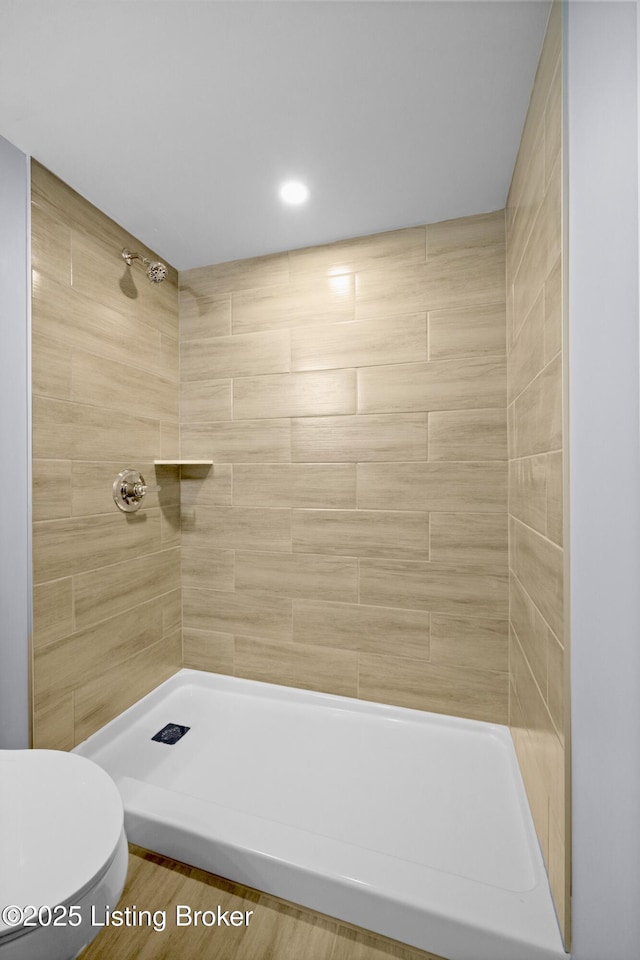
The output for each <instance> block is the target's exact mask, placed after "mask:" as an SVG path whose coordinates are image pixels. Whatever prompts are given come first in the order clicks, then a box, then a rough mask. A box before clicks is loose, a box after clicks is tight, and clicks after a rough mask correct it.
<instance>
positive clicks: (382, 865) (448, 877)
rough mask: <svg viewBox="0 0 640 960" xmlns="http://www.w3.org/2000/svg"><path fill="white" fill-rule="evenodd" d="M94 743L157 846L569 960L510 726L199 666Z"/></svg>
mask: <svg viewBox="0 0 640 960" xmlns="http://www.w3.org/2000/svg"><path fill="white" fill-rule="evenodd" d="M167 723H176V724H183V725H184V726H187V727H190V730H189V731H188V733H187V734H186V735H185V736H184V737H183V738H182V739H181V740H179V741H178V743H177V744H175V745H173V746H168V745H167V744H163V743H157V742H154V741H152V740H151V739H150V737H152V736H153V735H154V734H155V733H156V732H157V731H158V730H159V729H160V728H162V727H163V726H164V725H165V724H167ZM401 747H402V750H401V749H400V748H401ZM76 751H77V752H78V753H81V754H83V755H84V756H86V757H89V758H90V759H93V760H94V761H95V762H97V763H98V764H100V765H101V766H102V767H104V769H105V770H107V772H109V773H110V774H111V776H112V777H113V778H114V780H115V781H116V783H117V784H118V786H119V788H120V792H121V794H122V798H123V801H124V806H125V811H126V814H125V829H126V831H127V835H128V837H129V839H130V840H131V841H132V842H134V843H137V844H139V845H140V846H144V847H147V848H148V849H151V850H155V851H157V852H158V853H160V854H164V855H165V856H169V857H173V858H175V859H178V860H182V861H185V862H187V863H191V864H193V865H194V866H197V867H201V868H203V869H205V870H209V871H211V872H212V873H216V874H219V875H222V876H226V877H228V878H229V879H231V880H234V881H236V882H238V883H242V884H246V885H248V886H252V887H256V888H258V889H261V890H264V891H266V892H268V893H272V894H275V895H277V896H280V897H283V898H284V899H287V900H292V901H294V902H297V903H300V904H302V905H303V906H306V907H309V908H310V909H312V910H317V911H320V912H322V913H325V914H329V915H331V916H335V917H337V918H339V919H341V920H345V921H347V922H350V923H353V924H356V925H358V926H361V927H365V928H368V929H371V930H374V931H376V932H378V933H381V934H383V935H386V936H389V937H393V938H394V939H396V940H401V941H404V942H406V943H409V944H411V945H412V946H415V947H419V948H421V949H424V950H429V951H431V952H433V953H436V954H439V955H441V956H443V957H447V958H449V960H566V957H567V955H566V954H565V952H564V950H563V948H562V942H561V939H560V934H559V930H558V926H557V921H556V918H555V914H554V911H553V905H552V901H551V896H550V892H549V886H548V881H547V877H546V874H545V871H544V865H543V863H542V857H541V854H540V850H539V847H538V845H537V841H536V838H535V831H534V829H533V824H532V821H531V815H530V812H529V809H528V806H527V803H526V797H525V794H524V788H523V785H522V781H521V778H520V774H519V770H518V767H517V761H516V758H515V752H514V750H513V744H512V742H511V736H510V734H509V731H508V729H507V728H506V727H502V726H499V725H497V724H488V723H481V722H479V721H471V720H462V719H459V718H456V717H446V716H441V715H436V714H429V713H423V712H421V711H416V710H406V709H402V708H397V707H387V706H385V705H382V704H375V703H369V702H363V701H358V700H353V699H350V698H347V697H338V696H331V695H328V694H321V693H314V692H310V691H306V690H297V689H294V688H289V687H279V686H276V685H272V684H265V683H258V682H256V681H250V680H240V679H238V678H234V677H226V676H219V675H217V674H208V673H203V672H200V671H194V670H181V671H180V672H179V673H177V674H176V675H174V676H173V677H171V678H170V679H169V680H168V681H166V682H165V683H164V684H162V685H161V686H160V687H158V688H157V689H156V690H154V691H153V692H152V693H151V694H149V695H148V696H147V697H145V698H143V699H142V700H141V701H139V702H138V703H137V704H134V706H133V707H131V708H130V709H129V710H128V711H126V712H125V713H124V714H121V715H120V716H119V717H116V719H115V720H113V721H111V723H109V724H107V726H106V727H103V728H102V729H101V730H99V731H98V732H97V733H96V734H94V735H93V736H92V737H90V738H89V739H88V740H86V741H85V742H84V743H82V744H80V745H79V746H78V747H76ZM416 758H420V762H419V763H417V762H416ZM287 760H289V763H287ZM434 771H437V773H435V772H434ZM321 788H323V789H321Z"/></svg>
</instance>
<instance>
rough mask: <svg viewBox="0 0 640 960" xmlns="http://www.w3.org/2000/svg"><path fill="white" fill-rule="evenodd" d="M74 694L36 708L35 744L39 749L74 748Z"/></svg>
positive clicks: (34, 718)
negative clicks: (40, 708) (38, 708)
mask: <svg viewBox="0 0 640 960" xmlns="http://www.w3.org/2000/svg"><path fill="white" fill-rule="evenodd" d="M75 742H76V741H75V739H74V732H73V694H72V693H68V694H67V695H66V696H65V697H61V698H60V699H59V700H55V701H54V702H53V703H52V704H51V705H50V706H48V707H45V708H44V709H42V710H36V712H35V714H34V717H33V746H34V748H35V749H37V750H72V749H73V748H74V746H75Z"/></svg>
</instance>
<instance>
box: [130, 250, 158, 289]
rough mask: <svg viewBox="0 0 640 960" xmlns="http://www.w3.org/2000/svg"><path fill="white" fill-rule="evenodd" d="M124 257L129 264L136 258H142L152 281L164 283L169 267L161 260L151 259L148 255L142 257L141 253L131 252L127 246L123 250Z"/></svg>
mask: <svg viewBox="0 0 640 960" xmlns="http://www.w3.org/2000/svg"><path fill="white" fill-rule="evenodd" d="M122 259H123V260H126V262H127V263H128V265H129V266H131V264H132V262H133V261H134V260H140V261H141V263H143V264H144V266H145V267H146V268H147V276H148V277H149V280H150V281H151V283H162V281H163V280H165V279H166V276H167V268H166V267H165V265H164V263H160V261H159V260H149V258H148V257H141V256H140V254H139V253H131V251H130V250H127V248H126V247H125V249H124V250H123V251H122Z"/></svg>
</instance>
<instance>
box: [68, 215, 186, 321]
mask: <svg viewBox="0 0 640 960" xmlns="http://www.w3.org/2000/svg"><path fill="white" fill-rule="evenodd" d="M123 240H124V236H123ZM125 245H126V244H125ZM121 249H122V246H120V248H118V247H116V246H114V245H113V244H112V243H111V242H105V241H104V240H102V239H101V238H99V237H96V235H95V234H94V235H93V236H89V234H87V233H85V232H84V231H79V230H74V229H72V231H71V267H72V285H73V289H74V290H76V291H77V292H78V293H81V294H83V295H84V296H86V297H88V298H90V299H91V300H92V301H93V302H94V303H99V304H104V305H105V306H109V307H111V308H112V309H114V310H117V311H118V312H119V313H121V314H122V315H124V316H132V317H135V319H136V320H137V321H140V322H142V323H145V324H147V325H148V326H149V327H151V328H152V329H154V330H157V331H158V333H164V334H166V335H167V336H169V337H173V338H175V339H177V337H178V291H177V287H176V286H175V285H174V284H173V283H172V282H171V278H168V279H167V280H166V281H165V282H164V283H163V284H155V283H149V281H148V279H147V277H146V276H145V272H144V270H140V269H138V268H132V267H128V266H127V265H126V264H125V263H124V261H123V260H122V256H121V252H120V251H121ZM138 252H139V251H138ZM151 259H154V260H155V259H157V257H156V256H155V254H154V255H153V257H152V258H151Z"/></svg>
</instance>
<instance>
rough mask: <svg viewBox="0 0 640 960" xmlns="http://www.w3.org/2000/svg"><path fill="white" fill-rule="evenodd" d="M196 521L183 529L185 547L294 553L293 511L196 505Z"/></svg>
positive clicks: (275, 508)
mask: <svg viewBox="0 0 640 960" xmlns="http://www.w3.org/2000/svg"><path fill="white" fill-rule="evenodd" d="M195 509H196V515H195V524H194V525H193V527H191V526H188V527H187V529H185V530H184V532H183V544H184V547H185V549H191V547H199V548H203V547H205V546H208V547H210V548H216V549H220V550H224V549H228V550H251V549H253V550H267V551H285V552H287V553H291V511H290V510H287V509H281V508H277V507H272V508H264V507H211V506H208V505H207V504H203V505H198V506H197V507H196V508H195Z"/></svg>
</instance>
